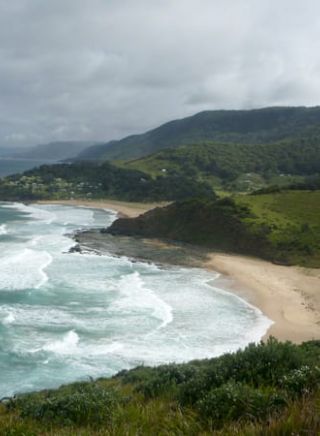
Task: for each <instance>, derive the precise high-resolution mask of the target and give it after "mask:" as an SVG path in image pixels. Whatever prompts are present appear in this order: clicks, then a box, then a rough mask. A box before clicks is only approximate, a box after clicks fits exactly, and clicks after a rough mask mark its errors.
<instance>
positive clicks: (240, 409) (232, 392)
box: [198, 382, 286, 427]
mask: <svg viewBox="0 0 320 436" xmlns="http://www.w3.org/2000/svg"><path fill="white" fill-rule="evenodd" d="M285 405H286V400H285V398H284V396H282V395H280V394H279V393H276V392H275V391H263V390H261V389H254V388H252V387H250V386H247V385H243V384H240V383H235V382H229V383H227V384H225V385H223V386H220V387H219V388H216V389H213V390H211V391H210V392H209V393H208V394H207V395H206V396H205V397H204V398H203V399H202V400H200V401H199V402H198V408H199V411H200V413H201V415H202V416H203V417H204V418H205V419H211V420H212V421H213V424H214V426H215V427H217V426H221V425H223V424H224V423H226V422H229V421H235V420H238V419H240V418H242V419H246V420H261V419H265V418H266V417H267V416H268V415H270V414H272V413H273V412H274V411H275V410H278V409H279V408H281V407H283V406H285Z"/></svg>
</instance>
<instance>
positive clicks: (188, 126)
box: [78, 107, 320, 160]
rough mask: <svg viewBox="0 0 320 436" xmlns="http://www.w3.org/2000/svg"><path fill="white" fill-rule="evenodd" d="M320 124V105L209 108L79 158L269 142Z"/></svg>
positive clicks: (123, 156)
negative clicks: (181, 147)
mask: <svg viewBox="0 0 320 436" xmlns="http://www.w3.org/2000/svg"><path fill="white" fill-rule="evenodd" d="M319 126H320V108H319V107H314V108H305V107H288V108H287V107H274V108H265V109H255V110H225V111H222V110H221V111H206V112H201V113H198V114H196V115H194V116H191V117H188V118H184V119H181V120H175V121H171V122H169V123H166V124H164V125H162V126H160V127H158V128H156V129H153V130H150V131H148V132H146V133H144V134H141V135H133V136H129V137H127V138H124V139H122V140H119V141H111V142H108V143H106V144H103V145H98V146H94V147H91V148H88V149H87V150H85V151H84V152H83V153H81V154H80V155H79V156H78V159H80V160H90V159H98V160H117V159H134V158H139V157H142V156H147V155H150V154H152V153H155V152H158V151H160V150H163V149H165V148H175V147H178V146H179V145H187V144H198V143H203V142H206V141H210V142H212V141H214V142H220V143H235V144H268V143H272V142H277V141H279V140H283V139H286V138H296V137H304V136H306V135H307V136H308V137H310V136H314V135H316V136H317V137H319ZM314 129H315V132H314Z"/></svg>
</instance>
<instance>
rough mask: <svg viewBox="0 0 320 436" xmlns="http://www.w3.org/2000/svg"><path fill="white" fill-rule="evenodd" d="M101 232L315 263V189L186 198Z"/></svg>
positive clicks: (319, 202) (319, 207) (319, 228)
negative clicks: (214, 197) (217, 197)
mask: <svg viewBox="0 0 320 436" xmlns="http://www.w3.org/2000/svg"><path fill="white" fill-rule="evenodd" d="M106 232H108V233H111V234H114V235H129V236H142V237H148V238H165V239H168V240H173V241H181V242H187V243H190V244H196V245H199V246H203V247H207V248H210V249H214V250H221V251H224V252H231V253H240V254H248V255H254V256H258V257H261V258H264V259H267V260H272V261H275V262H279V263H282V264H299V265H304V266H311V267H320V236H319V235H320V191H319V190H317V191H312V192H308V191H291V190H290V191H284V192H279V193H273V194H263V195H251V196H250V195H246V196H243V195H237V196H234V197H232V198H231V197H226V198H223V199H218V200H216V199H206V198H197V199H192V200H186V201H182V202H178V203H174V204H171V205H169V206H167V207H165V208H157V209H154V210H152V211H149V212H147V213H145V214H143V215H141V216H139V217H138V218H134V219H126V218H120V219H118V220H117V221H115V222H114V223H113V224H112V226H111V227H110V228H109V229H107V230H106Z"/></svg>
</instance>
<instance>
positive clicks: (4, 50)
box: [0, 0, 320, 145]
mask: <svg viewBox="0 0 320 436" xmlns="http://www.w3.org/2000/svg"><path fill="white" fill-rule="evenodd" d="M319 17H320V2H319V1H318V0H303V1H302V0H0V92H1V94H0V145H11V144H12V145H27V144H37V143H43V142H49V141H51V140H63V139H84V140H87V139H98V140H109V139H113V138H120V137H123V136H125V135H128V134H131V133H137V132H142V131H145V130H146V129H150V128H153V127H155V126H157V125H159V124H161V123H163V122H165V121H168V120H171V119H174V118H180V117H183V116H186V115H190V114H193V113H196V112H199V111H201V110H204V109H220V108H222V109H229V108H253V107H262V106H270V105H318V104H319V103H320V47H319V45H320V19H319Z"/></svg>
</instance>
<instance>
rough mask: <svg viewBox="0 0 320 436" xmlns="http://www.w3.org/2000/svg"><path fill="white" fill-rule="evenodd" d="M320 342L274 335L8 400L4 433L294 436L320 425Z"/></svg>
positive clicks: (0, 410)
mask: <svg viewBox="0 0 320 436" xmlns="http://www.w3.org/2000/svg"><path fill="white" fill-rule="evenodd" d="M319 358H320V343H319V341H313V342H307V343H304V344H302V345H293V344H291V343H289V342H286V343H279V342H277V341H276V340H275V339H272V338H271V339H270V340H269V341H268V342H267V343H261V344H259V345H253V344H251V345H249V346H248V347H247V348H246V349H244V350H243V351H238V352H237V353H234V354H225V355H223V356H221V357H219V358H214V359H206V360H201V361H192V362H190V363H187V364H170V365H162V366H159V367H156V368H150V367H144V366H140V367H137V368H135V369H133V370H130V371H122V372H120V373H119V374H118V375H116V376H115V377H113V378H111V379H99V380H97V381H91V382H87V383H75V384H72V385H69V386H64V387H61V388H60V389H58V390H51V391H43V392H40V393H32V394H25V395H21V396H18V397H16V398H13V399H8V400H6V401H4V402H3V405H2V407H0V432H1V434H3V435H21V436H22V435H25V436H29V435H30V436H31V435H40V434H41V435H102V434H103V435H117V436H118V435H160V434H161V435H162V434H170V435H199V434H202V435H209V434H214V435H260V436H262V435H263V436H264V435H291V434H310V435H311V434H312V435H315V434H318V432H319V431H320V418H319V406H320V391H319V387H320V368H319V367H318V363H319Z"/></svg>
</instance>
